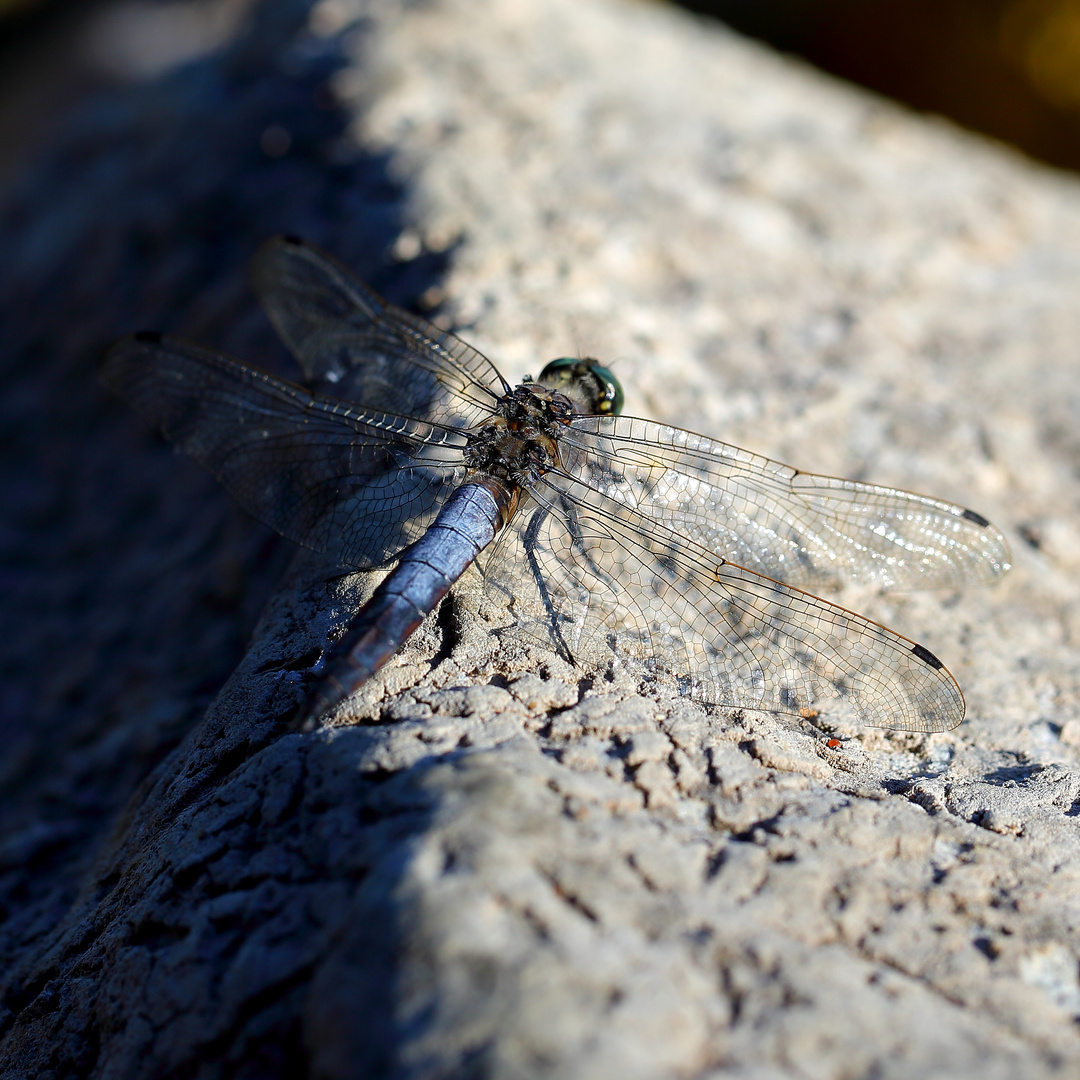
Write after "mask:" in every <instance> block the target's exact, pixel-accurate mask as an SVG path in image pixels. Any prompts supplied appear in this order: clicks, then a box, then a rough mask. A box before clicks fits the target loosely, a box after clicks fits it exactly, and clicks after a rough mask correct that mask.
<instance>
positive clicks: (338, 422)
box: [101, 335, 464, 567]
mask: <svg viewBox="0 0 1080 1080" xmlns="http://www.w3.org/2000/svg"><path fill="white" fill-rule="evenodd" d="M101 378H102V381H103V382H104V383H105V385H106V386H107V387H109V389H111V390H113V391H115V392H116V393H117V394H119V395H120V396H121V397H123V398H125V399H126V400H127V401H128V402H130V404H131V405H133V406H134V407H135V409H136V410H138V411H139V412H140V413H142V414H143V415H144V416H146V417H147V418H148V419H149V420H151V421H153V422H154V423H155V424H156V425H157V426H158V427H159V428H160V429H161V431H162V433H163V434H164V435H165V437H166V438H167V439H169V440H170V441H172V442H174V443H176V445H177V446H179V447H180V448H181V449H183V450H184V451H186V452H187V453H188V454H190V455H191V456H192V457H193V458H195V460H196V461H198V462H199V463H200V464H202V465H204V466H205V467H206V468H207V469H209V470H210V472H212V473H213V474H214V476H216V477H217V478H218V480H220V481H221V483H222V484H223V485H224V486H225V488H226V489H227V490H228V491H229V493H230V494H231V495H232V496H233V498H235V499H236V501H237V502H238V503H239V504H240V505H241V506H242V507H243V508H244V509H245V510H246V511H247V512H248V513H250V514H251V515H253V516H254V517H256V518H258V519H259V520H261V521H263V522H265V523H266V524H267V525H270V526H271V527H272V528H274V529H276V530H277V531H278V532H280V533H281V534H282V535H284V536H286V537H288V538H289V539H290V540H293V541H295V542H296V543H298V544H302V545H304V546H305V547H309V548H313V549H315V550H317V551H327V552H329V553H330V554H332V555H333V557H335V558H336V559H337V560H338V561H339V562H340V563H341V564H342V565H344V566H355V567H370V566H378V565H380V564H382V563H385V562H386V561H387V560H389V559H392V558H393V557H394V556H396V555H397V554H398V553H399V552H400V551H401V549H402V548H404V547H405V546H406V545H408V544H410V543H412V542H413V541H414V540H415V539H416V538H417V537H418V536H420V535H421V534H422V533H423V532H424V530H425V529H426V528H427V526H428V525H429V524H430V523H431V521H432V520H433V519H434V517H435V515H436V514H437V513H438V510H439V507H440V505H441V504H442V502H443V500H444V499H445V498H446V496H447V495H448V494H449V492H450V491H451V490H453V488H454V487H455V486H456V485H457V484H458V483H459V482H460V480H461V479H462V477H463V475H464V468H463V465H462V454H461V447H462V446H463V444H464V438H463V436H462V435H460V433H458V432H456V431H447V430H444V429H441V428H438V427H435V426H433V425H431V424H428V423H424V422H422V421H419V420H414V419H410V418H406V417H398V416H390V415H386V414H382V413H378V412H375V411H370V410H362V409H358V408H352V407H350V406H348V405H347V404H346V403H345V402H342V401H339V400H337V399H335V398H330V397H325V396H323V395H321V394H313V393H310V392H308V391H307V390H305V389H303V388H302V387H299V386H296V385H294V384H292V383H289V382H285V381H284V380H281V379H276V378H274V377H272V376H270V375H268V374H266V373H265V372H262V371H259V370H257V369H256V368H250V367H247V366H246V365H244V364H241V363H239V362H238V361H236V360H232V359H230V358H229V357H227V356H223V355H221V354H220V353H216V352H212V351H210V350H208V349H202V348H199V347H198V346H196V345H191V344H188V343H187V342H184V341H178V340H176V339H170V338H160V337H158V336H157V335H135V336H133V337H128V338H124V339H122V340H120V341H118V342H117V343H116V344H115V345H114V346H113V347H112V348H111V349H110V350H109V352H108V353H107V355H106V357H105V360H104V361H103V363H102V368H101Z"/></svg>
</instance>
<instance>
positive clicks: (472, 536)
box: [309, 478, 516, 717]
mask: <svg viewBox="0 0 1080 1080" xmlns="http://www.w3.org/2000/svg"><path fill="white" fill-rule="evenodd" d="M515 501H516V492H515V491H514V489H512V488H510V487H508V486H507V485H505V484H503V483H501V482H500V481H498V480H492V479H490V478H485V479H483V480H476V481H473V482H470V483H465V484H462V485H461V486H460V487H459V488H457V489H456V490H455V491H454V492H453V494H452V495H451V496H450V497H449V498H448V499H447V500H446V503H445V504H444V506H443V508H442V510H440V511H439V515H438V517H436V518H435V520H434V521H433V522H432V524H431V525H430V526H429V528H428V530H427V532H425V533H424V535H423V536H421V537H420V539H419V540H417V541H416V543H415V544H413V545H412V546H411V547H410V548H408V549H407V550H406V551H405V553H404V554H403V555H402V557H401V561H400V562H399V563H398V565H397V567H396V569H395V570H394V571H393V572H392V573H391V574H390V575H389V576H388V577H387V578H386V579H385V580H384V581H383V582H382V584H381V585H379V587H378V588H377V589H376V590H375V592H374V593H373V594H372V596H371V599H370V600H369V601H368V602H367V603H366V604H365V605H364V607H363V608H361V609H360V612H359V614H358V615H357V617H356V620H355V622H354V623H353V625H352V626H351V627H350V629H349V631H348V632H347V633H346V635H345V637H344V638H342V639H341V641H340V642H338V644H337V646H336V647H335V648H334V650H333V653H332V656H331V659H330V662H329V664H328V665H327V669H326V673H325V674H324V675H323V677H322V679H320V681H319V683H318V685H317V686H316V687H315V689H314V691H313V693H312V696H311V699H310V713H309V715H310V716H312V717H318V716H320V715H321V714H322V713H324V712H326V711H327V710H328V709H331V708H333V707H334V706H335V705H337V704H338V703H339V702H341V701H343V700H344V699H345V698H346V697H348V696H349V695H350V694H351V693H352V692H353V691H354V690H356V689H357V688H358V687H360V686H361V685H362V684H363V683H365V682H367V680H368V679H370V678H371V676H372V675H374V674H375V672H376V671H378V670H379V668H381V667H382V666H383V664H385V663H386V661H387V660H389V659H390V657H391V656H393V655H394V653H395V652H397V650H398V649H399V648H400V647H401V646H402V644H403V643H404V642H405V641H406V639H407V638H408V637H409V635H410V634H412V633H413V631H414V630H416V628H417V627H418V626H419V625H420V623H422V622H423V621H424V618H425V617H426V616H427V615H428V613H429V612H431V611H433V610H434V609H435V607H436V605H438V603H439V601H440V600H442V598H443V597H444V596H445V595H446V594H447V592H449V590H450V587H451V586H452V585H453V584H454V582H455V581H457V579H458V578H459V577H461V575H462V574H463V573H465V571H466V570H467V569H468V568H469V566H470V565H471V564H472V563H473V562H474V561H475V560H476V557H477V556H478V555H479V554H480V552H481V551H483V550H484V548H486V547H487V546H488V544H490V543H491V542H492V540H494V539H495V537H496V535H497V534H498V532H499V530H500V529H501V528H502V527H503V526H504V525H505V524H506V522H507V521H508V520H509V518H510V515H511V513H512V510H513V506H514V503H515Z"/></svg>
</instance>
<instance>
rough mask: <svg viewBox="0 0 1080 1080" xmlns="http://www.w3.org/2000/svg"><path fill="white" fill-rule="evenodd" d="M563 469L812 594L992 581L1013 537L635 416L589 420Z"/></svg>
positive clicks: (983, 523)
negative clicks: (851, 586)
mask: <svg viewBox="0 0 1080 1080" xmlns="http://www.w3.org/2000/svg"><path fill="white" fill-rule="evenodd" d="M560 447H561V448H562V449H563V455H564V464H566V465H567V467H568V469H570V471H572V472H574V473H575V475H578V476H580V477H581V478H582V479H583V480H585V481H586V483H588V484H589V485H590V486H592V487H594V488H596V489H597V490H598V491H600V492H602V493H604V494H605V495H607V496H608V497H610V498H611V499H613V500H615V501H617V502H620V503H623V504H625V505H628V506H632V507H633V508H634V509H636V510H637V511H638V512H639V513H640V514H641V515H642V516H643V517H646V518H649V519H652V520H654V521H657V522H660V523H662V524H663V525H665V526H667V527H668V528H670V529H673V530H674V531H676V532H677V533H679V534H680V535H681V536H685V537H687V538H688V539H690V540H693V541H695V542H696V543H698V544H700V545H701V546H702V547H704V548H707V549H708V550H709V551H710V552H712V553H713V554H714V555H718V556H720V557H721V558H723V559H727V560H729V561H730V562H734V563H737V564H739V565H741V566H745V567H746V568H747V569H748V570H753V571H756V572H758V573H760V574H765V575H767V576H769V577H772V578H776V579H777V580H780V581H783V582H786V583H787V584H789V585H794V586H797V587H802V588H819V589H820V588H829V587H835V586H837V585H840V584H842V583H845V582H851V583H867V584H876V585H880V586H882V587H886V588H931V587H936V586H943V585H948V586H954V585H959V584H963V583H972V582H975V583H990V582H993V581H996V580H997V579H998V578H1000V577H1001V575H1002V574H1004V573H1005V571H1006V570H1008V569H1009V559H1010V555H1009V548H1008V545H1007V544H1006V542H1005V538H1004V537H1003V536H1002V535H1001V533H1000V532H999V531H998V530H997V529H995V528H994V526H993V525H991V524H990V523H989V522H988V521H987V520H986V519H985V518H983V517H982V516H980V515H979V514H976V513H975V512H974V511H971V510H966V509H965V508H964V507H962V506H956V505H954V504H952V503H947V502H942V501H941V500H939V499H930V498H926V497H925V496H922V495H913V494H911V493H909V492H906V491H897V490H894V489H893V488H887V487H880V486H878V485H874V484H864V483H859V482H858V481H855V480H840V479H836V478H834V477H830V476H815V475H813V474H810V473H803V472H799V471H798V470H797V469H793V468H791V466H789V465H783V464H781V463H780V462H778V461H770V460H769V459H768V458H765V457H761V456H760V455H758V454H752V453H750V452H749V451H747V450H742V449H740V448H739V447H737V446H731V445H729V444H727V443H721V442H717V441H716V440H714V439H708V438H706V437H705V436H703V435H696V434H694V433H693V432H690V431H684V430H683V429H681V428H676V427H672V426H670V425H667V424H658V423H653V422H652V421H649V420H639V419H636V418H634V417H628V416H616V417H579V418H576V419H575V421H574V425H573V428H572V430H571V431H570V432H568V433H567V435H566V436H564V438H563V439H562V440H561V442H560Z"/></svg>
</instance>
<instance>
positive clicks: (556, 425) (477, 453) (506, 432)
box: [465, 383, 574, 487]
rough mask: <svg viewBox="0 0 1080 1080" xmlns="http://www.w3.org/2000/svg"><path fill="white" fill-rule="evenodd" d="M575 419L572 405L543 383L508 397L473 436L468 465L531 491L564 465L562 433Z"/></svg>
mask: <svg viewBox="0 0 1080 1080" xmlns="http://www.w3.org/2000/svg"><path fill="white" fill-rule="evenodd" d="M573 414H574V408H573V405H572V404H571V403H570V400H569V399H568V398H567V397H566V396H565V395H564V394H560V393H559V392H558V391H556V390H550V389H548V388H547V387H544V386H540V385H539V384H538V383H524V384H522V385H521V386H517V387H515V388H514V389H513V390H511V391H510V393H508V394H506V395H504V396H503V397H502V398H501V399H500V401H499V404H498V405H497V406H496V409H495V415H494V416H493V417H492V418H491V419H490V420H489V421H487V423H485V424H482V425H481V426H480V427H478V428H476V429H474V430H473V431H472V432H470V434H469V441H468V445H467V446H466V448H465V464H466V465H467V466H468V468H470V469H475V470H476V471H477V472H480V473H483V474H484V475H486V476H493V477H495V478H496V479H499V480H502V481H504V482H505V483H508V484H512V485H514V486H515V487H528V486H529V485H531V484H534V483H536V481H537V480H538V479H539V478H540V477H541V476H542V475H543V474H544V473H545V472H547V471H548V470H549V469H553V468H555V466H556V465H558V464H559V449H558V439H559V433H560V430H561V429H562V428H563V427H565V426H566V425H567V424H569V423H570V418H571V417H572V416H573Z"/></svg>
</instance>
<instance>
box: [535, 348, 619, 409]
mask: <svg viewBox="0 0 1080 1080" xmlns="http://www.w3.org/2000/svg"><path fill="white" fill-rule="evenodd" d="M536 381H537V382H538V383H540V384H542V385H543V386H547V387H549V388H550V389H552V390H558V391H559V392H560V393H563V394H566V396H567V397H568V398H570V400H571V401H572V402H573V403H574V405H575V406H576V407H577V408H578V409H579V411H581V412H584V413H597V414H599V415H600V416H617V415H618V414H619V413H621V412H622V409H623V403H624V400H625V398H624V395H623V388H622V384H621V383H620V382H619V380H618V379H616V378H615V376H614V375H613V374H612V373H611V369H610V368H606V367H604V366H603V365H602V364H599V363H597V362H596V361H595V360H592V359H590V358H589V357H585V358H584V359H578V358H577V357H574V356H561V357H559V359H558V360H552V361H551V363H550V364H546V365H545V367H544V370H543V371H541V372H540V377H539V378H538V379H537V380H536Z"/></svg>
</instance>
